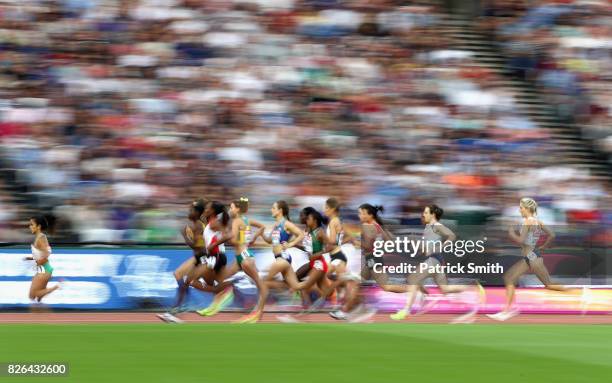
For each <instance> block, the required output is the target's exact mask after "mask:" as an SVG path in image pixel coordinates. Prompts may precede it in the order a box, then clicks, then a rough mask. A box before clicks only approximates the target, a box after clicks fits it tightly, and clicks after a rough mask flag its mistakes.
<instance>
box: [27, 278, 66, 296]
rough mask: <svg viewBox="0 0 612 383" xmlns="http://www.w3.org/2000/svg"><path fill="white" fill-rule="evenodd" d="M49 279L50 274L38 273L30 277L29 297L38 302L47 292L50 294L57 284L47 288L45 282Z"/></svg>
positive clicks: (57, 286)
mask: <svg viewBox="0 0 612 383" xmlns="http://www.w3.org/2000/svg"><path fill="white" fill-rule="evenodd" d="M50 279H51V274H48V273H38V274H36V275H35V276H34V278H32V285H31V287H30V299H36V300H38V301H39V302H40V301H41V300H42V299H43V297H44V296H45V295H47V294H50V293H52V292H54V291H55V290H57V289H58V288H59V285H56V286H53V287H51V288H49V289H48V288H47V283H49V280H50Z"/></svg>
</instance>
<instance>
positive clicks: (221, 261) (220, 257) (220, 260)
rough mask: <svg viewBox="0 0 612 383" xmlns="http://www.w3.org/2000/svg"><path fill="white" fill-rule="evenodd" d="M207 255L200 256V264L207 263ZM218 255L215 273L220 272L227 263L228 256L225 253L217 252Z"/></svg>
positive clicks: (214, 268)
mask: <svg viewBox="0 0 612 383" xmlns="http://www.w3.org/2000/svg"><path fill="white" fill-rule="evenodd" d="M206 257H207V256H203V257H200V264H202V265H205V264H206ZM216 257H217V263H215V267H213V270H214V271H215V273H218V272H219V271H221V269H222V268H223V267H224V266H225V265H227V257H226V256H225V254H223V253H219V254H217V256H216Z"/></svg>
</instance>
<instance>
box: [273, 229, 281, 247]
mask: <svg viewBox="0 0 612 383" xmlns="http://www.w3.org/2000/svg"><path fill="white" fill-rule="evenodd" d="M272 244H273V245H280V230H278V229H274V230H273V231H272Z"/></svg>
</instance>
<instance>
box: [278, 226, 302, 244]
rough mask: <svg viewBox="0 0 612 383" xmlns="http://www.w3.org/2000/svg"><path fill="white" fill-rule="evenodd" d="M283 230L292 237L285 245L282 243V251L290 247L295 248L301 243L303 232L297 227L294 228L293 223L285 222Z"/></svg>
mask: <svg viewBox="0 0 612 383" xmlns="http://www.w3.org/2000/svg"><path fill="white" fill-rule="evenodd" d="M285 230H287V231H288V232H289V233H291V234H292V235H293V237H292V238H293V239H292V240H290V241H289V242H287V243H284V244H283V245H282V246H283V249H285V250H287V249H289V248H291V247H294V246H296V245H297V244H299V243H302V240H303V239H304V232H303V231H302V230H300V229H299V228H298V227H297V226H295V224H294V223H293V222H288V221H287V222H285Z"/></svg>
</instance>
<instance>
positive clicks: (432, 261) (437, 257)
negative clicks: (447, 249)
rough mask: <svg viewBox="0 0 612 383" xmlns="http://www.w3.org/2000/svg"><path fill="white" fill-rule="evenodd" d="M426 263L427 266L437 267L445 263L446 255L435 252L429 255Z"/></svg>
mask: <svg viewBox="0 0 612 383" xmlns="http://www.w3.org/2000/svg"><path fill="white" fill-rule="evenodd" d="M425 263H426V264H427V266H432V267H435V266H436V265H445V264H446V261H445V260H444V256H443V255H442V254H438V253H435V254H431V255H430V256H428V257H427V259H426V260H425Z"/></svg>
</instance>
